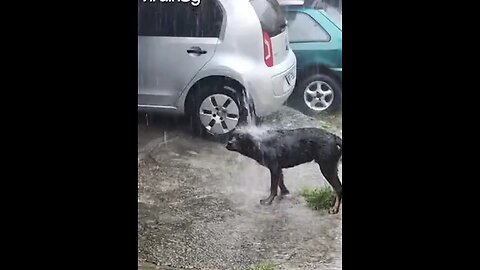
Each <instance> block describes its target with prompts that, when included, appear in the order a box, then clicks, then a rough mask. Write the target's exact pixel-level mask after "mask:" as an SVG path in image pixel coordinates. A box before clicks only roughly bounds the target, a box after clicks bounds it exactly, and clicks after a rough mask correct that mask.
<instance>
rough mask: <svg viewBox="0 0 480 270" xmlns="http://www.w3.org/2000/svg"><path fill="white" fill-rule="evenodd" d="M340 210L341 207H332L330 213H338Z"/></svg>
mask: <svg viewBox="0 0 480 270" xmlns="http://www.w3.org/2000/svg"><path fill="white" fill-rule="evenodd" d="M338 210H339V207H331V208H330V209H328V213H329V214H337V213H338Z"/></svg>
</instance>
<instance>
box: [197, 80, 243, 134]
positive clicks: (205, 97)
mask: <svg viewBox="0 0 480 270" xmlns="http://www.w3.org/2000/svg"><path fill="white" fill-rule="evenodd" d="M238 90H239V89H235V88H234V87H233V86H231V85H228V84H213V85H212V84H211V85H203V86H200V87H199V89H197V91H196V94H195V98H194V100H193V112H192V123H193V127H194V130H195V131H196V133H197V134H199V135H201V136H202V137H205V138H208V139H213V140H216V141H223V140H225V139H227V138H228V136H229V135H230V134H231V133H232V132H233V131H234V130H235V128H236V127H238V126H239V125H241V124H244V123H245V122H246V119H247V110H246V109H245V107H244V106H243V102H241V101H240V97H241V94H239V93H240V91H238Z"/></svg>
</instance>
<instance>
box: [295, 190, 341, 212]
mask: <svg viewBox="0 0 480 270" xmlns="http://www.w3.org/2000/svg"><path fill="white" fill-rule="evenodd" d="M300 194H301V195H302V196H303V197H304V198H305V200H306V201H307V203H308V206H310V207H311V208H313V209H314V210H324V209H328V208H330V206H332V204H333V202H334V201H335V192H334V191H333V189H332V188H331V187H328V186H327V187H322V188H315V189H311V188H303V189H302V191H301V192H300Z"/></svg>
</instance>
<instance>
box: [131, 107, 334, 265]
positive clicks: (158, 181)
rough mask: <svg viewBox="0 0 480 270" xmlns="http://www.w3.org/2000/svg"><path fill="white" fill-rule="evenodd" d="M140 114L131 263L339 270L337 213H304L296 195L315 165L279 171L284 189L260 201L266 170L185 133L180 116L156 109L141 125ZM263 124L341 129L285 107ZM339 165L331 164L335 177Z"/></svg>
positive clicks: (309, 181) (311, 178)
mask: <svg viewBox="0 0 480 270" xmlns="http://www.w3.org/2000/svg"><path fill="white" fill-rule="evenodd" d="M139 121H140V123H139V125H138V180H139V192H138V194H139V195H138V259H139V269H145V270H146V269H152V270H153V269H163V270H167V269H184V268H194V269H243V268H245V267H247V266H249V265H256V264H261V263H271V264H274V265H276V269H341V267H342V264H341V251H342V250H341V243H342V235H341V230H342V216H341V212H340V214H338V215H329V214H327V213H326V212H316V211H313V210H310V209H309V208H308V207H307V206H306V204H305V201H304V200H303V198H302V197H301V196H300V195H299V194H298V193H299V191H300V189H301V188H303V187H319V186H322V185H325V184H326V183H325V181H324V178H323V176H322V175H321V173H320V170H319V169H318V166H317V165H316V164H314V163H310V164H304V165H300V166H297V167H295V168H292V169H288V170H284V175H285V184H286V186H287V187H288V189H289V190H290V191H291V193H292V194H291V195H289V196H288V197H286V198H284V199H283V200H275V201H274V203H273V204H272V205H270V206H263V205H260V204H259V200H260V199H262V198H264V197H267V196H268V192H269V191H268V190H269V184H270V177H269V172H268V170H267V169H265V168H263V167H261V166H260V165H258V164H256V162H255V161H253V160H250V159H248V158H246V157H243V156H241V155H239V154H237V153H234V152H229V151H227V150H226V149H225V148H224V146H223V145H221V144H218V143H214V142H209V141H205V140H202V139H199V138H195V137H192V136H191V135H190V133H189V132H188V129H189V127H188V124H187V122H186V121H185V120H183V119H181V118H180V119H174V118H168V117H161V116H158V115H156V116H154V118H149V119H148V125H147V123H146V120H145V119H144V117H143V116H142V117H140V115H139ZM263 124H264V125H266V126H270V127H281V126H283V127H285V128H295V127H306V126H310V127H311V126H316V127H324V128H327V129H329V130H331V131H333V132H334V133H336V134H338V135H340V136H341V116H338V117H329V118H328V121H322V120H319V119H314V118H310V117H307V116H304V115H303V114H301V113H299V112H297V111H295V110H293V109H290V108H288V107H284V108H282V110H281V111H279V112H278V113H276V114H274V115H272V116H270V117H268V118H267V119H264V121H263ZM341 170H342V168H341V165H340V167H339V174H340V179H341ZM155 265H158V266H155ZM160 266H161V267H160Z"/></svg>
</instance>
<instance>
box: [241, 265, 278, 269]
mask: <svg viewBox="0 0 480 270" xmlns="http://www.w3.org/2000/svg"><path fill="white" fill-rule="evenodd" d="M245 270H275V267H273V265H271V264H263V265H257V266H250V267H248V268H245Z"/></svg>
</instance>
